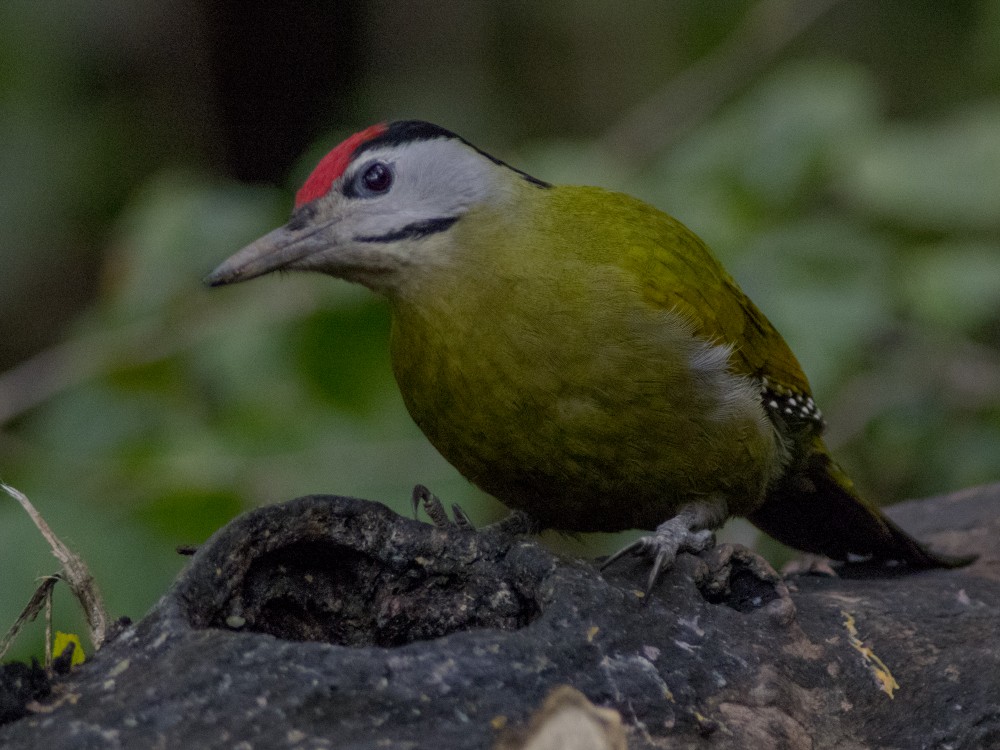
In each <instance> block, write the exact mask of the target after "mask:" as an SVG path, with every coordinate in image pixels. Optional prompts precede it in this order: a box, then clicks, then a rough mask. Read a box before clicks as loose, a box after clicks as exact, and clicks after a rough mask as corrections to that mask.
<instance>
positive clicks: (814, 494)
mask: <svg viewBox="0 0 1000 750" xmlns="http://www.w3.org/2000/svg"><path fill="white" fill-rule="evenodd" d="M748 519H749V520H750V522H751V523H753V524H754V525H755V526H757V527H758V528H760V529H761V530H763V531H765V532H767V533H768V534H770V535H771V536H773V537H774V538H775V539H777V540H778V541H779V542H782V543H783V544H787V545H788V546H790V547H795V548H796V549H800V550H803V551H805V552H813V553H816V554H821V555H826V556H827V557H829V558H832V559H834V560H873V561H896V562H900V563H905V564H906V565H908V566H910V567H912V568H917V569H922V568H957V567H961V566H963V565H968V564H969V563H971V562H972V561H974V560H975V559H976V557H975V556H974V555H972V556H953V555H942V554H939V553H936V552H933V551H931V550H930V549H928V548H927V547H926V546H925V545H923V544H921V543H920V542H918V541H917V540H916V539H914V538H913V537H911V536H910V535H909V534H907V533H906V532H905V531H903V530H902V529H901V528H899V526H897V525H896V524H895V523H893V522H892V521H890V520H889V519H888V518H886V516H885V515H884V514H883V513H882V511H881V510H879V508H878V507H877V506H875V505H873V504H871V503H869V502H867V501H865V500H863V499H862V498H860V497H859V496H858V494H857V493H856V492H855V491H854V488H853V484H852V483H851V480H850V479H849V478H848V477H847V475H846V474H845V473H844V472H843V470H842V469H841V468H840V467H839V466H837V464H836V463H834V462H833V460H832V459H831V458H830V456H829V454H828V453H827V452H826V448H825V447H824V446H823V444H822V443H821V442H818V441H817V450H815V451H813V452H812V453H811V454H810V455H809V456H808V458H807V459H806V460H805V462H804V465H803V466H801V467H797V468H796V470H795V471H794V472H791V473H790V474H789V475H787V476H786V477H785V478H783V479H782V480H781V481H780V482H779V483H778V485H777V486H776V487H775V488H774V489H773V490H772V491H771V493H770V494H769V495H768V498H767V500H766V501H765V502H764V505H763V506H761V507H760V508H759V509H758V510H756V511H755V512H753V513H752V514H750V515H749V516H748Z"/></svg>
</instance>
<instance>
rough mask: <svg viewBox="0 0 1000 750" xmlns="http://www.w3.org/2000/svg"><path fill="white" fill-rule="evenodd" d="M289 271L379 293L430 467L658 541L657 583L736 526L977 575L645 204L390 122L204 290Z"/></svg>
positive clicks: (355, 144)
mask: <svg viewBox="0 0 1000 750" xmlns="http://www.w3.org/2000/svg"><path fill="white" fill-rule="evenodd" d="M277 270H301V271H319V272H321V273H325V274H328V275H331V276H335V277H337V278H341V279H345V280H347V281H351V282H355V283H359V284H363V285H364V286H366V287H368V288H369V289H371V290H372V291H374V292H376V293H377V294H380V295H382V296H384V297H385V298H386V300H388V304H389V306H390V308H391V313H392V329H391V336H390V347H391V354H392V367H393V372H394V374H395V377H396V381H397V383H398V384H399V388H400V391H401V392H402V395H403V399H404V401H405V403H406V406H407V408H408V410H409V412H410V414H411V416H412V417H413V419H414V420H415V421H416V423H417V424H418V425H419V426H420V428H421V429H422V430H423V432H424V434H425V435H426V436H427V437H428V439H429V440H430V441H431V443H433V445H434V446H435V447H436V448H437V449H438V451H440V453H441V454H442V455H443V456H444V457H445V458H446V459H447V460H448V461H449V462H451V463H452V464H453V465H454V466H455V467H456V468H457V469H458V471H459V472H461V473H462V474H463V475H464V476H465V477H466V478H467V479H468V480H469V481H471V482H472V483H473V484H475V485H477V486H478V487H480V488H481V489H483V490H484V491H486V492H487V493H489V494H491V495H493V496H494V497H496V498H497V499H499V500H500V501H501V502H503V503H505V504H506V505H507V506H508V507H510V508H513V509H516V510H520V511H523V512H524V513H526V514H528V516H530V517H531V518H532V519H534V520H535V521H536V522H537V523H538V524H539V525H540V526H541V527H551V528H555V529H562V530H566V531H572V532H588V531H619V530H623V529H645V530H649V531H651V532H652V533H651V534H649V535H647V536H644V537H642V538H641V539H640V540H639V541H637V542H636V543H634V544H633V545H630V546H629V547H627V548H626V549H625V550H623V551H622V552H623V553H624V552H630V553H636V554H641V555H646V556H649V557H650V558H651V560H652V562H653V564H652V570H651V573H650V585H652V583H653V581H655V578H656V576H657V575H658V573H659V572H660V570H662V569H665V568H667V567H669V566H670V565H671V564H672V563H673V560H674V558H675V556H676V555H677V554H678V553H679V552H681V551H694V552H697V551H701V550H704V549H706V548H707V547H708V546H710V545H711V543H712V541H713V531H714V530H715V529H717V528H718V527H719V526H720V525H721V524H722V523H723V522H724V521H725V519H726V518H727V517H729V516H731V515H737V516H744V517H746V518H748V519H749V520H750V521H751V522H753V523H754V524H756V525H757V526H758V527H760V528H761V529H763V530H764V531H766V532H767V533H769V534H771V535H772V536H774V537H775V538H777V539H778V540H780V541H781V542H784V543H785V544H788V545H790V546H792V547H795V548H798V549H801V550H805V551H808V552H813V553H820V554H823V555H826V556H828V557H830V558H833V559H835V560H846V559H848V558H850V559H854V558H866V559H873V560H885V561H896V562H899V563H902V564H905V565H908V566H910V567H912V568H928V567H952V566H958V565H962V564H965V563H967V562H969V561H970V559H971V558H959V557H947V556H944V555H940V554H935V553H934V552H932V551H930V550H929V549H927V548H926V547H925V546H923V545H922V544H920V543H919V542H917V541H916V540H914V539H913V538H912V537H911V536H909V535H908V534H906V533H905V532H904V531H903V530H902V529H900V528H899V527H898V526H896V525H895V524H894V523H892V522H891V521H890V520H889V519H888V518H886V517H885V515H883V514H882V512H881V511H880V510H879V509H878V507H877V506H875V505H874V504H872V503H871V502H869V501H867V500H865V499H863V498H862V497H860V495H859V494H858V493H857V492H856V491H855V490H854V488H853V486H852V484H851V481H850V479H849V478H848V477H847V475H846V474H845V473H844V472H843V471H842V470H841V469H840V468H839V467H838V466H837V464H836V463H835V462H834V461H833V460H832V458H831V457H830V454H829V452H828V450H827V448H826V446H825V445H824V443H823V439H822V432H823V428H824V420H823V416H822V414H821V412H820V410H819V408H818V407H817V405H816V403H815V401H814V400H813V397H812V394H811V391H810V387H809V382H808V380H807V379H806V376H805V374H804V373H803V372H802V368H801V367H800V366H799V363H798V361H797V360H796V359H795V356H794V355H793V354H792V352H791V350H790V349H789V347H788V345H787V344H786V343H785V341H784V339H783V338H782V337H781V335H780V334H779V333H778V332H777V331H776V330H775V328H774V326H772V325H771V323H770V322H769V321H768V320H767V318H765V317H764V315H763V314H762V313H761V312H760V310H758V309H757V307H756V306H755V305H754V304H753V302H751V301H750V299H749V298H748V297H747V296H746V295H745V294H744V293H743V291H742V290H741V289H740V288H739V286H738V285H737V284H736V282H735V281H734V280H733V279H732V277H731V276H730V275H729V274H728V273H727V272H726V271H725V269H724V268H723V267H722V265H721V264H720V263H719V261H718V260H717V259H716V258H715V256H714V255H713V254H712V252H711V251H710V250H709V249H708V247H706V245H705V244H704V243H703V242H702V241H701V240H700V239H699V238H698V237H697V236H695V234H694V233H693V232H691V231H690V230H689V229H688V228H687V227H685V226H684V225H683V224H681V223H680V222H679V221H677V220H676V219H674V218H672V217H670V216H668V215H667V214H665V213H663V212H661V211H659V210H657V209H656V208H653V207H652V206H650V205H648V204H646V203H643V202H642V201H639V200H637V199H635V198H632V197H630V196H627V195H624V194H621V193H614V192H609V191H606V190H603V189H600V188H596V187H583V186H566V185H553V184H550V183H548V182H545V181H544V180H540V179H538V178H536V177H533V176H531V175H529V174H527V173H525V172H523V171H521V170H519V169H516V168H514V167H512V166H510V165H508V164H506V163H504V162H503V161H501V160H499V159H497V158H495V157H493V156H490V155H489V154H487V153H485V152H484V151H481V150H480V149H478V148H476V147H475V146H473V145H472V144H470V143H469V142H468V141H466V140H464V139H463V138H461V137H459V136H458V135H455V134H454V133H452V132H449V131H448V130H445V129H444V128H441V127H438V126H436V125H433V124H430V123H426V122H421V121H413V120H410V121H400V122H393V123H390V124H379V125H374V126H372V127H369V128H367V129H366V130H362V131H361V132H359V133H356V134H355V135H352V136H351V137H349V138H347V139H346V140H345V141H344V142H343V143H341V144H340V145H338V146H337V147H336V148H334V149H333V150H332V151H331V152H330V153H328V154H327V155H326V156H325V157H324V158H323V159H322V160H321V161H320V162H319V164H318V165H317V167H316V168H315V170H314V171H313V172H312V174H311V175H310V176H309V178H308V179H307V180H306V182H305V184H304V185H303V186H302V188H301V189H300V190H299V191H298V193H297V194H296V198H295V208H294V211H293V213H292V216H291V219H290V221H289V222H288V223H287V224H286V225H285V226H283V227H280V228H278V229H275V230H274V231H272V232H271V233H269V234H267V235H265V236H264V237H262V238H260V239H258V240H257V241H256V242H253V243H252V244H250V245H249V246H247V247H245V248H244V249H242V250H240V251H239V252H237V253H236V254H235V255H233V256H232V257H231V258H229V259H228V260H226V261H225V262H224V263H222V264H221V265H220V266H219V267H218V268H217V269H216V270H215V271H213V272H212V273H211V274H210V275H209V276H208V277H207V279H206V281H207V283H208V284H210V285H212V286H218V285H222V284H230V283H233V282H237V281H246V280H247V279H252V278H254V277H256V276H260V275H262V274H266V273H270V272H272V271H277ZM615 557H617V555H616V556H615Z"/></svg>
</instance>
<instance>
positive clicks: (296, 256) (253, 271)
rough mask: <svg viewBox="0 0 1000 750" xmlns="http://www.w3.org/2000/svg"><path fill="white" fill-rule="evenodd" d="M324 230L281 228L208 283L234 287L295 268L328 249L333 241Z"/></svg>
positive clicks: (225, 264)
mask: <svg viewBox="0 0 1000 750" xmlns="http://www.w3.org/2000/svg"><path fill="white" fill-rule="evenodd" d="M324 229H327V226H326V225H321V226H319V227H316V226H313V227H307V228H305V229H289V227H288V225H286V226H283V227H278V228H277V229H275V230H274V231H272V232H268V233H267V234H265V235H264V236H263V237H261V238H260V239H258V240H255V241H253V242H251V243H250V244H249V245H247V246H246V247H244V248H243V249H242V250H239V251H238V252H236V253H235V254H233V255H231V256H230V257H229V258H227V259H226V260H224V261H223V262H222V263H221V264H220V265H219V267H218V268H216V269H215V270H214V271H212V272H211V273H210V274H209V275H208V276H206V277H205V283H206V284H208V285H209V286H222V285H223V284H235V283H236V282H238V281H247V280H248V279H254V278H256V277H258V276H263V275H264V274H266V273H270V272H271V271H278V270H280V269H289V268H294V267H295V264H296V263H297V262H298V261H301V260H303V259H304V258H306V257H308V256H310V255H313V254H314V253H316V252H318V251H321V250H322V249H324V248H325V247H328V246H329V244H330V239H329V237H328V236H324V234H325V233H324V232H323V231H322V230H324Z"/></svg>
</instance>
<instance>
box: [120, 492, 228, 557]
mask: <svg viewBox="0 0 1000 750" xmlns="http://www.w3.org/2000/svg"><path fill="white" fill-rule="evenodd" d="M242 511H243V503H242V501H241V500H240V498H239V497H238V496H237V495H236V494H235V493H234V492H232V491H228V490H220V491H211V490H204V489H199V488H178V489H174V490H171V491H169V492H167V493H165V494H162V495H160V496H158V497H154V498H151V499H147V500H146V501H145V502H143V503H142V505H140V506H138V507H136V508H135V510H134V512H133V514H132V515H133V517H134V518H135V519H136V520H138V521H139V522H140V523H142V524H143V525H145V526H148V527H149V528H150V529H151V530H152V531H154V532H155V533H156V534H157V535H158V536H159V537H161V538H163V539H166V540H169V541H171V543H173V544H195V543H201V542H203V541H205V540H206V539H207V538H208V537H209V536H210V535H211V534H212V533H213V532H215V531H216V530H217V529H219V528H221V527H222V526H224V525H225V524H226V523H228V522H229V521H230V520H232V519H233V518H234V517H235V516H237V515H239V513H241V512H242Z"/></svg>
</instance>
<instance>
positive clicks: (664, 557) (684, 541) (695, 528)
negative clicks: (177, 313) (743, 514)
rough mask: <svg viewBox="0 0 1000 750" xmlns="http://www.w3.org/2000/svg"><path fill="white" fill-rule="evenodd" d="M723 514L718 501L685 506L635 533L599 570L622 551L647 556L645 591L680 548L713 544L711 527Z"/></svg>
mask: <svg viewBox="0 0 1000 750" xmlns="http://www.w3.org/2000/svg"><path fill="white" fill-rule="evenodd" d="M725 516H726V506H725V503H723V502H721V501H716V502H710V503H693V504H691V505H688V506H685V507H684V509H682V510H681V512H680V513H678V514H677V515H676V516H674V517H673V518H671V519H670V520H669V521H665V522H664V523H661V524H660V525H659V526H657V527H656V531H654V532H653V533H652V534H649V535H647V536H643V537H639V538H638V539H636V540H635V541H634V542H632V543H631V544H630V545H628V546H627V547H624V548H622V549H620V550H618V551H617V552H615V553H614V554H613V555H611V557H609V558H608V559H607V560H605V561H604V562H603V563H602V564H601V570H604V569H605V568H607V567H608V566H609V565H611V564H612V563H613V562H615V561H617V560H619V559H621V558H622V557H624V556H625V555H634V556H638V557H645V558H648V559H651V560H652V561H653V566H652V569H651V570H650V571H649V578H648V579H647V581H646V593H647V594H648V593H649V592H650V591H652V589H653V585H654V584H655V583H656V579H657V578H659V577H660V573H661V572H663V571H665V570H669V569H670V568H672V567H673V565H674V560H676V559H677V555H679V554H680V553H681V552H691V553H693V554H698V553H700V552H704V551H705V550H707V549H711V548H712V547H713V546H714V545H715V534H714V533H713V531H712V529H713V528H714V527H716V526H718V525H719V524H720V523H721V522H722V520H723V519H725Z"/></svg>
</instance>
